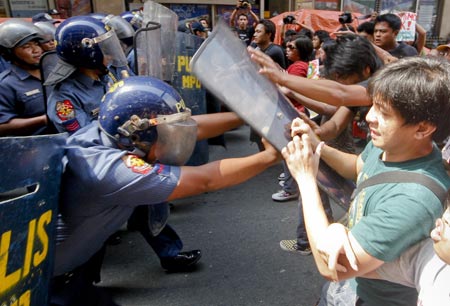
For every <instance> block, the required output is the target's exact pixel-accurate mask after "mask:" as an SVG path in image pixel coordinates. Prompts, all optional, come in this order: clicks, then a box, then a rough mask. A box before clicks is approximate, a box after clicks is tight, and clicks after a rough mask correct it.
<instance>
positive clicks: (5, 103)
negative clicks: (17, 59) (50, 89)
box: [0, 65, 45, 123]
mask: <svg viewBox="0 0 450 306" xmlns="http://www.w3.org/2000/svg"><path fill="white" fill-rule="evenodd" d="M43 114H45V105H44V96H43V94H42V84H41V81H40V80H39V79H37V78H35V77H34V76H32V75H31V74H29V73H28V72H27V71H25V70H23V69H22V68H19V67H17V66H15V65H11V66H10V68H9V69H7V70H5V71H3V72H2V73H1V74H0V123H6V122H8V121H9V120H11V119H13V118H32V117H37V116H40V115H43Z"/></svg>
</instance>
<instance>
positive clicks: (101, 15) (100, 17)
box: [86, 13, 108, 21]
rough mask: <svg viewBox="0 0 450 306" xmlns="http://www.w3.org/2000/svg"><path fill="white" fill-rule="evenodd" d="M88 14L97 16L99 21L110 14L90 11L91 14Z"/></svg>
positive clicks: (93, 16)
mask: <svg viewBox="0 0 450 306" xmlns="http://www.w3.org/2000/svg"><path fill="white" fill-rule="evenodd" d="M86 16H89V17H92V18H95V19H97V20H99V21H103V19H104V18H105V17H106V16H108V15H107V14H105V13H90V14H87V15H86Z"/></svg>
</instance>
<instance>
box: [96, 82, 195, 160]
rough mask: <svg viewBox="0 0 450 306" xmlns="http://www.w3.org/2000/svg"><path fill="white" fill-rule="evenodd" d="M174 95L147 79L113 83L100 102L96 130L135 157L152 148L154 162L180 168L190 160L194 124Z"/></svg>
mask: <svg viewBox="0 0 450 306" xmlns="http://www.w3.org/2000/svg"><path fill="white" fill-rule="evenodd" d="M190 115H191V112H190V110H189V109H188V108H186V105H185V104H184V101H183V99H182V98H181V96H180V95H179V94H178V92H177V91H176V90H175V89H174V88H173V87H171V86H170V85H168V84H167V83H165V82H163V81H161V80H159V79H156V78H153V77H148V76H133V77H128V78H126V79H123V80H121V81H119V82H118V83H115V84H114V85H113V86H112V87H111V88H110V90H109V92H108V93H106V94H105V96H104V97H103V99H102V103H101V105H100V111H99V126H100V129H101V130H102V131H103V132H104V133H105V134H106V135H107V136H108V137H109V138H110V139H112V140H113V141H114V142H115V143H117V144H118V145H119V146H120V147H122V148H125V149H126V150H129V151H133V152H134V153H135V154H137V155H139V156H147V155H148V153H149V152H150V150H151V149H152V148H153V147H154V149H155V150H154V152H155V155H156V159H157V160H159V161H161V162H163V163H166V164H171V165H182V164H183V163H185V162H186V161H187V159H188V158H189V157H190V155H191V153H192V150H193V149H194V146H195V141H196V138H197V132H196V131H197V125H196V123H195V121H194V120H193V119H191V118H190Z"/></svg>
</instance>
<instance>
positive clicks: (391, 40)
mask: <svg viewBox="0 0 450 306" xmlns="http://www.w3.org/2000/svg"><path fill="white" fill-rule="evenodd" d="M374 23H375V26H374V34H373V37H374V43H375V45H376V46H378V47H380V48H381V49H383V50H386V51H388V52H389V53H390V54H391V55H392V56H394V57H396V58H403V57H408V56H416V55H418V54H419V53H418V52H417V50H416V49H415V48H414V47H411V46H410V45H408V44H405V43H403V42H397V35H398V32H399V31H400V28H401V26H402V20H401V19H400V17H398V16H397V15H395V14H391V13H388V14H383V15H378V16H377V17H376V18H375V21H374Z"/></svg>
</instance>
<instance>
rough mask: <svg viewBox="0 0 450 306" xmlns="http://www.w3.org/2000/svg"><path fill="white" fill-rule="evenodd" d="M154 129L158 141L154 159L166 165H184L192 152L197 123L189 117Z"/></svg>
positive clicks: (159, 125)
mask: <svg viewBox="0 0 450 306" xmlns="http://www.w3.org/2000/svg"><path fill="white" fill-rule="evenodd" d="M174 115H178V114H174ZM171 116H173V115H171ZM156 129H157V131H158V140H157V141H156V143H155V155H156V159H157V160H159V161H160V162H161V163H163V164H167V165H174V166H182V165H184V164H185V163H186V162H187V161H188V160H189V157H191V155H192V152H193V151H194V147H195V143H196V141H197V122H196V121H195V120H194V119H192V118H190V116H189V117H188V118H185V119H184V120H181V121H175V122H170V123H162V124H158V125H157V127H156Z"/></svg>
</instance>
